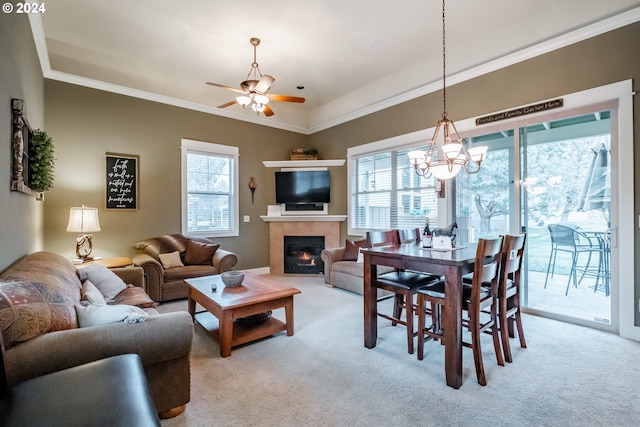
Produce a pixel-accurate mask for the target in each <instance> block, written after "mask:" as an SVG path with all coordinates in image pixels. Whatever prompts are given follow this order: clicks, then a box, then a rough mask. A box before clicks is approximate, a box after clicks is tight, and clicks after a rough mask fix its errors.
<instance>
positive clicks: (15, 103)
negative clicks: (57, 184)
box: [11, 98, 44, 200]
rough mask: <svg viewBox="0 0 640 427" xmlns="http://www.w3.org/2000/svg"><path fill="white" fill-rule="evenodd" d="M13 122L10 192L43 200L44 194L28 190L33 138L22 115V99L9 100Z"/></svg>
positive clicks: (25, 118)
mask: <svg viewBox="0 0 640 427" xmlns="http://www.w3.org/2000/svg"><path fill="white" fill-rule="evenodd" d="M11 113H12V120H13V138H12V145H13V147H12V151H13V168H12V174H11V190H12V191H19V192H21V193H25V194H29V195H31V196H35V197H36V199H37V200H44V193H38V192H36V191H33V190H31V188H29V154H28V153H29V143H30V141H31V138H32V136H33V129H31V126H30V125H29V121H28V120H27V117H26V115H25V113H24V101H23V100H22V99H15V98H14V99H12V100H11Z"/></svg>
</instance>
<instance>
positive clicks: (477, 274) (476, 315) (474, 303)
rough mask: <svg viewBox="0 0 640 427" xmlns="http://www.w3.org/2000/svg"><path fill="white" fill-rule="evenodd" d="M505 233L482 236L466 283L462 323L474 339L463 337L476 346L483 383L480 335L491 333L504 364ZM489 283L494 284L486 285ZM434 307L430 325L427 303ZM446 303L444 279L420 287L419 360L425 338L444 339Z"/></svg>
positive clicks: (497, 356) (476, 362)
mask: <svg viewBox="0 0 640 427" xmlns="http://www.w3.org/2000/svg"><path fill="white" fill-rule="evenodd" d="M502 240H503V239H502V237H499V238H496V239H479V240H478V247H477V249H476V256H475V260H474V267H473V279H472V283H471V284H470V285H468V284H464V283H462V284H461V286H462V291H463V292H462V319H461V321H462V326H463V327H464V328H466V329H468V330H469V332H470V333H471V341H464V340H463V341H462V345H463V346H465V347H469V348H471V349H472V350H473V360H474V363H475V368H476V376H477V377H478V383H479V384H480V385H487V378H486V375H485V372H484V364H483V361H482V348H481V345H480V337H481V336H482V334H483V333H489V332H490V333H491V335H492V337H493V347H494V351H495V353H496V359H497V362H498V365H501V366H503V365H504V358H503V356H502V350H501V348H500V335H499V330H498V329H499V328H498V326H499V324H498V277H499V269H500V261H501V250H502ZM483 283H485V284H487V283H489V284H490V286H482V284H483ZM427 303H430V305H431V308H432V317H433V318H434V319H433V324H432V325H431V326H426V317H427V311H426V310H425V308H426V304H427ZM445 304H446V294H445V286H444V281H442V280H441V281H439V282H438V283H436V284H435V285H430V286H425V287H422V288H420V289H418V304H417V305H418V360H422V359H423V358H424V342H425V341H426V340H427V339H429V338H433V339H434V340H440V341H441V342H443V340H444V339H445V332H446V331H445V330H444V329H443V327H444V326H443V323H442V321H443V320H446V319H442V316H443V313H442V307H444V306H445Z"/></svg>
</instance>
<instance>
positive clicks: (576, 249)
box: [544, 224, 603, 295]
mask: <svg viewBox="0 0 640 427" xmlns="http://www.w3.org/2000/svg"><path fill="white" fill-rule="evenodd" d="M547 228H548V229H549V234H550V236H551V253H550V254H549V264H548V266H547V275H546V277H545V279H544V288H545V289H546V288H547V282H548V280H549V273H551V278H553V274H554V273H555V269H556V260H557V256H558V252H564V253H569V254H570V255H571V266H570V267H569V279H568V280H567V289H566V291H565V293H564V294H565V295H568V294H569V286H570V285H571V281H572V279H573V286H574V287H575V288H577V287H578V284H579V283H580V282H582V279H583V278H584V277H585V275H590V276H595V277H596V287H597V284H598V280H599V279H600V278H601V276H602V262H601V261H602V259H603V254H602V249H601V245H600V243H599V242H598V239H597V236H590V235H588V234H587V233H584V232H582V231H580V230H579V229H578V227H576V226H573V225H571V224H548V225H547ZM581 254H586V255H588V258H587V261H586V262H585V263H584V264H582V265H580V264H578V261H579V255H581ZM594 254H596V255H597V256H599V257H600V258H599V260H600V261H599V263H598V268H597V269H595V271H594V269H593V267H591V259H592V256H593V255H594ZM578 273H581V275H580V279H578Z"/></svg>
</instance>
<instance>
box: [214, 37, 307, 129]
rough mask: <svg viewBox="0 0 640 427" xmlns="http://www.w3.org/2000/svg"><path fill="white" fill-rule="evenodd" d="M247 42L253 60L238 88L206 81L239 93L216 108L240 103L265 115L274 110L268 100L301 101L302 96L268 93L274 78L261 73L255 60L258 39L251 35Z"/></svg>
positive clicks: (243, 106)
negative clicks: (251, 49) (249, 45)
mask: <svg viewBox="0 0 640 427" xmlns="http://www.w3.org/2000/svg"><path fill="white" fill-rule="evenodd" d="M249 42H250V43H251V45H252V46H253V62H252V63H251V69H249V74H247V78H246V80H245V81H243V82H242V83H240V89H236V88H233V87H230V86H226V85H221V84H219V83H212V82H207V84H208V85H211V86H216V87H221V88H223V89H227V90H230V91H233V92H238V93H241V94H242V95H239V96H238V97H236V99H234V100H233V101H230V102H227V103H225V104H222V105H218V108H227V107H230V106H232V105H234V104H240V105H242V108H251V109H252V110H253V111H255V112H256V113H257V114H258V115H260V113H264V115H265V116H267V117H268V116H273V114H274V112H273V110H272V109H271V107H270V106H269V105H268V104H269V101H283V102H299V103H303V102H304V101H305V99H304V98H301V97H298V96H288V95H276V94H273V93H269V89H270V88H271V85H272V84H273V82H274V81H275V80H276V79H275V78H273V77H271V76H270V75H267V74H262V73H261V72H260V68H258V63H257V62H256V47H257V46H258V45H259V44H260V39H258V38H256V37H252V38H251V39H249Z"/></svg>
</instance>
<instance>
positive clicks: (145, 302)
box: [110, 285, 156, 308]
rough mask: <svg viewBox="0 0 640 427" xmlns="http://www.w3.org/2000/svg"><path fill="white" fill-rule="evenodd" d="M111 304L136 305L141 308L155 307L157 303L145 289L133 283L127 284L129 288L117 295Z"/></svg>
mask: <svg viewBox="0 0 640 427" xmlns="http://www.w3.org/2000/svg"><path fill="white" fill-rule="evenodd" d="M110 304H127V305H135V306H136V307H140V308H153V307H155V306H156V303H155V302H153V300H152V299H151V298H149V295H147V293H146V292H145V291H144V289H142V288H139V287H138V286H133V285H127V289H125V290H124V291H122V292H120V293H119V294H118V295H116V296H115V298H113V299H112V300H111V302H110Z"/></svg>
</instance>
